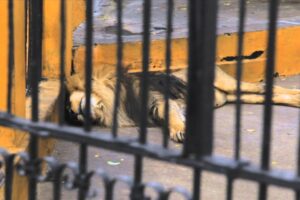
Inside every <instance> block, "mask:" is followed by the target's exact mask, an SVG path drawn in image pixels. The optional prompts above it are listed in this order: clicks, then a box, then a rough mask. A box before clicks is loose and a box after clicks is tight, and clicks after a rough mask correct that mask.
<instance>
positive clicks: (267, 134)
mask: <svg viewBox="0 0 300 200" xmlns="http://www.w3.org/2000/svg"><path fill="white" fill-rule="evenodd" d="M278 4H279V2H278V0H273V1H270V6H269V28H268V29H269V34H268V50H267V52H268V54H267V55H268V59H267V63H266V73H265V74H266V75H265V78H266V94H265V103H264V123H263V124H264V125H263V138H262V147H261V148H262V155H261V168H262V169H264V170H269V167H270V149H271V129H272V123H271V122H272V96H273V74H274V67H275V47H276V29H277V15H278ZM266 198H267V185H266V184H264V183H261V184H260V185H259V199H260V200H263V199H266Z"/></svg>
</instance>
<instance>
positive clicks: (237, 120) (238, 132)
mask: <svg viewBox="0 0 300 200" xmlns="http://www.w3.org/2000/svg"><path fill="white" fill-rule="evenodd" d="M239 7H240V8H239V29H238V50H237V57H238V60H237V65H236V80H237V85H236V99H237V101H236V112H235V140H234V144H235V145H234V158H235V160H239V159H240V149H241V112H242V107H241V78H242V73H243V68H242V67H243V62H242V61H243V60H242V53H243V47H244V26H245V16H246V1H245V0H240V1H239ZM233 182H234V179H233V178H232V177H227V185H226V188H227V189H226V192H227V200H230V199H232V195H233V194H232V193H233Z"/></svg>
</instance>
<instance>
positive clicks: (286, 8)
mask: <svg viewBox="0 0 300 200" xmlns="http://www.w3.org/2000/svg"><path fill="white" fill-rule="evenodd" d="M289 1H291V0H281V4H280V7H279V11H280V12H279V20H278V26H280V27H286V26H296V25H300V12H299V10H300V1H299V0H293V1H294V2H295V1H298V3H288V2H289ZM123 2H124V3H123V5H124V8H123V10H124V16H123V29H124V32H123V38H124V41H139V40H141V38H142V37H141V35H142V32H143V31H142V20H143V1H140V0H123ZM166 2H167V1H165V0H161V1H159V0H155V1H152V17H151V39H162V38H165V33H166V21H167V20H166V16H167V15H166V12H167V4H166ZM187 2H188V1H187V0H174V18H173V19H174V20H173V30H174V32H173V38H182V37H186V36H187V26H188V25H187V20H188V15H187V12H188V7H187V6H188V5H187ZM238 2H239V1H238V0H220V1H219V13H218V33H219V34H224V33H234V32H237V30H238V29H237V27H238V11H239V4H238ZM246 2H247V20H246V27H245V28H246V31H256V30H264V29H266V28H267V23H268V3H267V2H268V1H266V0H247V1H246ZM115 7H116V6H115V3H114V1H112V0H95V9H94V16H95V19H94V30H95V34H94V43H95V44H99V43H110V42H115V41H116V39H115V35H116V9H115ZM84 35H85V24H84V23H83V24H81V25H80V26H79V27H78V28H77V29H76V30H75V32H74V46H75V47H76V46H79V45H82V44H84Z"/></svg>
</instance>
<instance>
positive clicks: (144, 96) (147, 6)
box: [139, 0, 151, 143]
mask: <svg viewBox="0 0 300 200" xmlns="http://www.w3.org/2000/svg"><path fill="white" fill-rule="evenodd" d="M150 20H151V0H144V19H143V72H142V77H141V90H140V94H141V120H140V138H139V140H140V142H141V143H146V140H147V120H148V110H147V109H148V106H147V105H148V86H149V79H148V77H149V56H150V23H151V22H150Z"/></svg>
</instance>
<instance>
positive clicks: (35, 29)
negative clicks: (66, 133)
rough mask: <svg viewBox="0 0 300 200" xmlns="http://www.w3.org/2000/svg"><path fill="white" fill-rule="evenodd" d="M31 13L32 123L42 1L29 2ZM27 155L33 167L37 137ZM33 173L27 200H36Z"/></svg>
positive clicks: (36, 112) (39, 60)
mask: <svg viewBox="0 0 300 200" xmlns="http://www.w3.org/2000/svg"><path fill="white" fill-rule="evenodd" d="M30 3H31V5H30V7H31V12H30V15H31V17H30V19H31V21H30V38H31V43H30V46H29V48H30V49H31V50H30V51H31V54H30V58H29V65H30V83H31V84H30V88H32V112H31V118H32V121H33V122H37V121H38V120H39V110H38V108H39V98H38V84H39V80H40V76H41V66H42V30H43V29H42V26H43V1H42V0H31V1H30ZM29 155H30V159H31V164H32V165H34V164H33V163H34V161H35V160H36V159H37V157H38V137H37V136H34V135H31V136H30V141H29ZM33 167H34V168H33V171H32V172H31V173H30V174H29V184H28V195H29V197H28V199H29V200H35V199H36V191H37V181H36V178H35V173H36V171H35V170H36V169H35V166H33Z"/></svg>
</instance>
